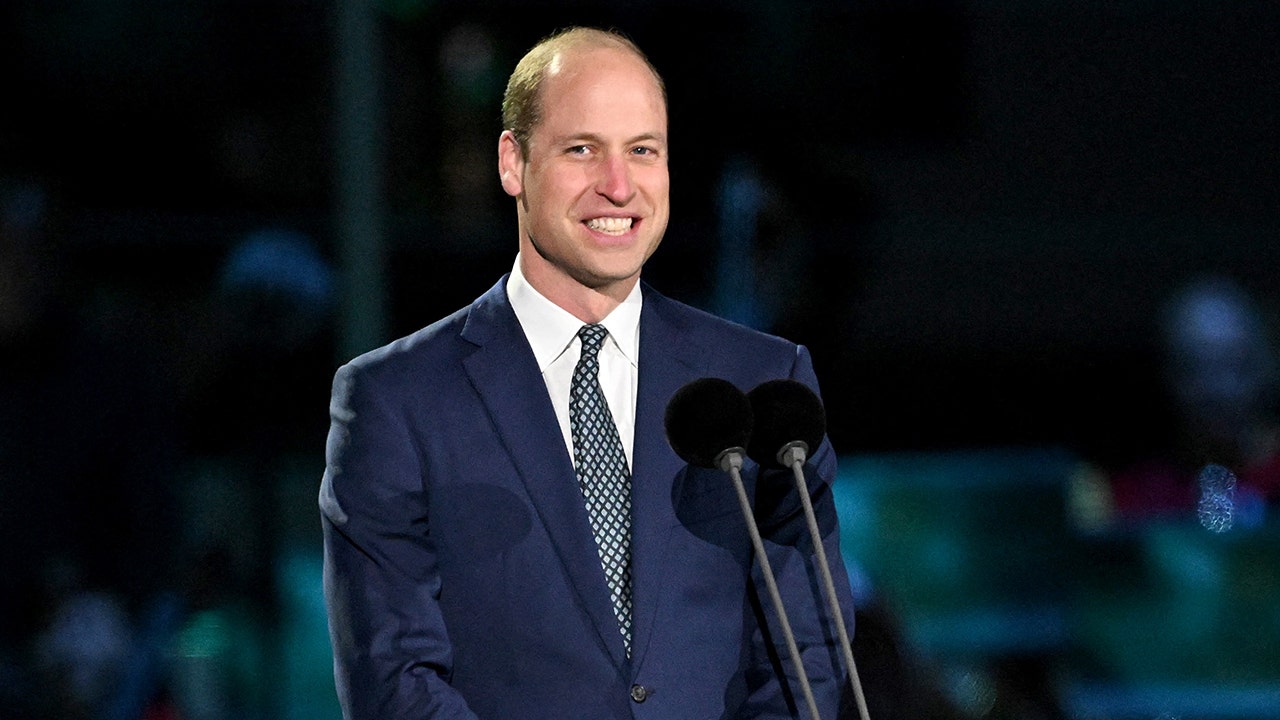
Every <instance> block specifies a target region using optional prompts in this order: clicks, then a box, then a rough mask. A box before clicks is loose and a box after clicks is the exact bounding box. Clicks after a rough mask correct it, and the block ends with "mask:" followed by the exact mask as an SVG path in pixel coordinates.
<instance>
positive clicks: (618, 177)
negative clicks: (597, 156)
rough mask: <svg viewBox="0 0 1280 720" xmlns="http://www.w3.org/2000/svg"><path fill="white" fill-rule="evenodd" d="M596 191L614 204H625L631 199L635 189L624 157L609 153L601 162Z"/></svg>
mask: <svg viewBox="0 0 1280 720" xmlns="http://www.w3.org/2000/svg"><path fill="white" fill-rule="evenodd" d="M596 192H598V193H600V195H602V196H604V197H605V198H606V199H608V200H609V202H611V203H613V204H614V205H619V206H621V205H626V204H627V203H628V202H630V201H631V198H632V196H634V195H635V192H636V189H635V183H633V182H632V180H631V168H630V166H628V164H627V160H626V158H625V157H622V156H619V155H609V156H608V157H606V158H605V159H604V160H603V161H602V162H601V165H600V177H599V178H598V180H597V183H596Z"/></svg>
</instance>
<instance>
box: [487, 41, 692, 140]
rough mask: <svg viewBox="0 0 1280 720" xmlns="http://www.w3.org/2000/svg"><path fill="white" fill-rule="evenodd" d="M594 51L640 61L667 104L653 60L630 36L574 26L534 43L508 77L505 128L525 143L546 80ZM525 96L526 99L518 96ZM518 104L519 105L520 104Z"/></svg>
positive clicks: (534, 122)
mask: <svg viewBox="0 0 1280 720" xmlns="http://www.w3.org/2000/svg"><path fill="white" fill-rule="evenodd" d="M595 50H620V51H622V52H624V53H626V54H628V55H631V56H632V57H634V58H635V59H637V60H639V61H640V63H641V64H642V65H644V67H645V68H646V69H648V71H649V74H650V75H651V76H652V77H653V81H654V84H655V85H656V86H657V88H658V93H659V95H661V97H662V104H663V106H664V107H665V106H666V104H667V87H666V83H665V82H664V81H663V79H662V75H661V74H659V73H658V70H657V68H655V67H654V66H653V62H652V61H650V60H649V57H648V56H647V55H645V53H644V51H643V50H641V49H640V47H639V46H638V45H636V44H635V42H634V41H632V40H631V39H630V38H628V37H627V36H626V35H624V34H623V33H621V32H619V31H617V30H603V29H600V28H594V27H585V26H574V27H569V28H564V29H561V30H558V31H556V32H554V33H552V34H550V35H548V36H546V37H545V38H543V39H542V40H540V41H539V42H538V43H537V44H536V45H534V46H533V47H532V48H530V50H529V51H528V52H527V53H525V54H524V56H523V57H522V58H520V61H519V62H518V63H517V64H516V67H515V70H513V71H512V73H511V77H510V78H508V80H507V88H506V92H505V93H504V94H503V101H502V115H503V117H502V121H503V127H504V129H505V130H510V131H512V132H513V133H514V134H515V135H516V138H517V140H519V141H520V142H521V149H522V150H524V149H525V148H524V142H525V141H526V140H527V135H528V133H529V132H530V131H531V130H532V129H533V128H534V127H535V126H536V125H537V124H538V123H539V122H541V119H542V108H541V102H542V92H543V83H544V82H545V81H546V80H547V78H548V77H550V76H551V75H552V74H554V73H557V72H558V71H559V70H560V69H561V68H562V66H563V63H564V62H565V60H566V59H567V58H568V57H569V56H571V55H576V54H580V53H588V52H591V51H595ZM521 95H523V96H524V97H523V99H518V98H519V96H521ZM517 105H518V106H517Z"/></svg>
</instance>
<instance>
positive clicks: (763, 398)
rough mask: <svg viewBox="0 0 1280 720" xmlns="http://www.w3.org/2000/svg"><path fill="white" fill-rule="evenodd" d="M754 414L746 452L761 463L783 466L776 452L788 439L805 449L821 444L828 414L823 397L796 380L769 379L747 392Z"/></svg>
mask: <svg viewBox="0 0 1280 720" xmlns="http://www.w3.org/2000/svg"><path fill="white" fill-rule="evenodd" d="M747 400H748V402H750V404H751V413H752V416H753V418H754V429H753V431H752V434H751V442H750V443H748V444H747V456H748V457H750V458H751V459H752V460H755V461H756V462H758V463H760V465H761V466H762V467H773V468H778V467H782V463H781V462H780V461H779V460H778V453H779V451H781V450H782V448H783V447H784V446H785V445H787V444H788V443H793V442H797V441H799V442H803V443H804V444H805V445H807V446H808V452H813V451H814V450H816V449H817V448H818V446H819V445H821V444H822V437H823V435H825V434H826V432H827V415H826V412H825V411H824V410H823V409H822V400H820V399H819V398H818V394H817V393H815V392H814V391H813V390H810V389H809V386H808V385H805V384H804V383H802V382H799V381H797V380H789V379H781V380H769V381H767V382H763V383H761V384H759V385H757V386H756V387H755V389H753V390H752V391H751V392H749V393H747Z"/></svg>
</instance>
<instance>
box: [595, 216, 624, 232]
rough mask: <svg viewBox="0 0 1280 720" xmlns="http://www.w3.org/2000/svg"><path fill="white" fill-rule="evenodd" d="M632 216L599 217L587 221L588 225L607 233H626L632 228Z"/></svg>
mask: <svg viewBox="0 0 1280 720" xmlns="http://www.w3.org/2000/svg"><path fill="white" fill-rule="evenodd" d="M631 221H632V218H629V217H598V218H591V219H590V220H587V221H586V226H587V227H588V228H590V229H592V230H595V231H596V232H599V233H604V234H605V235H625V234H626V233H627V232H629V231H630V230H631Z"/></svg>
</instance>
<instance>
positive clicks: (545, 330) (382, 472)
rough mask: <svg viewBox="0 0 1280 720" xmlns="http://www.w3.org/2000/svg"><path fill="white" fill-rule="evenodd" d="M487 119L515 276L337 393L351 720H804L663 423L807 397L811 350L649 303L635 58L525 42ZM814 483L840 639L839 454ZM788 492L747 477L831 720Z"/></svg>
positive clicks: (331, 569)
mask: <svg viewBox="0 0 1280 720" xmlns="http://www.w3.org/2000/svg"><path fill="white" fill-rule="evenodd" d="M503 122H504V124H505V126H506V129H505V130H504V131H503V132H502V134H501V136H500V138H499V140H498V173H499V179H500V182H501V183H502V187H503V188H504V189H505V190H506V192H507V193H508V194H510V195H511V196H512V197H513V198H514V199H515V206H516V213H517V217H518V220H519V250H518V252H517V254H516V260H515V263H514V265H513V267H512V270H511V272H510V273H509V274H508V275H507V276H505V277H503V278H502V279H500V280H499V281H498V283H497V284H496V285H494V286H493V287H492V288H491V289H490V290H489V291H488V292H486V293H485V294H484V295H482V296H480V297H479V298H478V299H477V300H476V301H475V302H474V303H472V304H471V305H469V306H468V307H466V308H463V309H462V310H459V311H458V312H456V313H454V314H453V315H451V316H449V317H447V318H444V319H442V320H440V321H438V322H436V323H434V324H432V325H429V326H427V327H425V328H423V329H422V330H419V331H418V332H416V333H414V334H412V335H410V336H408V337H405V338H402V339H400V340H397V341H395V342H393V343H391V344H389V345H387V346H385V347H382V348H380V349H378V350H375V351H372V352H370V353H367V354H365V355H362V356H361V357H358V358H356V359H354V360H352V361H351V362H350V363H348V364H346V365H344V366H343V367H342V368H341V369H339V370H338V372H337V374H336V376H335V378H334V386H333V397H332V402H331V405H330V411H331V416H332V425H331V430H330V434H329V441H328V446H327V457H326V470H325V475H324V479H323V481H322V484H321V491H320V508H321V517H322V522H323V527H324V542H325V594H326V601H327V603H328V609H329V620H330V631H331V637H332V641H333V650H334V661H335V662H334V667H335V677H336V679H337V686H338V693H339V697H340V700H341V703H342V706H343V709H344V713H345V715H346V717H347V718H348V719H349V720H357V719H359V720H373V719H375V718H376V719H378V720H391V719H395V718H406V719H407V718H414V719H415V720H420V719H424V718H492V719H494V720H510V719H512V718H521V719H522V720H528V719H536V718H548V719H552V718H554V719H555V720H565V719H569V718H581V719H583V720H609V719H611V718H618V719H623V718H654V719H655V720H658V719H661V720H672V719H677V718H690V719H694V718H697V719H704V718H793V717H807V713H808V710H807V706H806V704H805V701H804V700H803V699H802V695H801V690H800V685H799V682H798V679H797V678H795V677H792V676H790V674H789V673H790V670H791V668H792V667H793V663H792V660H791V658H789V657H786V650H785V647H784V646H783V644H782V643H781V642H780V641H779V640H778V638H779V637H780V635H779V634H778V633H779V618H777V617H776V616H775V615H774V614H773V612H772V610H771V608H770V607H769V604H768V603H767V602H762V600H761V598H762V597H764V593H763V592H762V590H761V582H760V577H759V575H758V570H753V568H754V567H755V565H754V563H753V554H752V546H751V540H750V536H749V534H748V531H747V528H746V523H745V521H744V519H743V518H742V517H741V515H740V513H739V511H738V505H737V501H736V497H735V495H734V490H733V488H732V485H731V483H730V482H729V481H728V478H727V476H725V475H724V473H722V472H719V471H712V470H706V469H701V468H692V467H689V466H687V465H686V464H685V463H684V462H683V461H682V460H680V459H679V457H677V456H676V454H675V452H674V451H673V450H672V449H671V448H670V446H669V445H668V444H667V442H666V438H665V434H664V427H663V416H664V412H665V409H666V405H667V403H668V401H669V400H670V398H671V397H672V395H673V394H674V393H675V392H676V391H677V390H679V389H680V388H681V387H682V386H684V385H685V384H686V383H688V382H691V381H693V380H695V379H698V378H703V377H717V378H724V379H727V380H729V381H730V382H733V383H734V384H735V385H737V386H738V387H740V388H741V389H743V390H750V389H751V388H753V387H755V386H756V385H758V384H760V383H762V382H764V381H767V380H772V379H777V378H794V379H796V380H799V381H801V382H804V383H806V384H808V385H809V386H810V387H812V388H813V389H814V390H815V391H816V390H817V381H816V378H815V377H814V374H813V369H812V364H811V362H810V359H809V354H808V351H807V350H806V349H805V348H804V347H802V346H798V345H795V344H793V343H791V342H788V341H786V340H782V339H780V338H776V337H772V336H768V335H764V334H762V333H759V332H756V331H754V330H750V329H748V328H745V327H742V326H739V325H734V324H731V323H729V322H726V321H724V320H721V319H719V318H715V317H713V316H711V315H708V314H706V313H703V312H701V311H698V310H695V309H693V308H691V307H688V306H686V305H683V304H681V303H678V302H675V301H673V300H670V299H667V298H665V297H663V296H662V295H660V294H658V293H657V292H655V291H653V290H652V289H651V288H649V287H648V286H646V285H644V284H643V283H641V282H640V274H641V270H642V268H643V267H644V264H645V262H646V261H647V260H648V259H649V257H650V256H651V255H652V254H653V253H654V251H655V250H656V249H657V248H658V245H659V243H660V242H661V241H662V236H663V234H664V232H665V230H666V227H667V220H668V215H669V177H668V172H667V152H668V151H667V107H666V96H665V91H664V88H663V84H662V80H661V78H660V77H659V75H658V73H657V72H656V71H655V70H654V68H653V66H652V65H651V64H650V63H649V61H648V60H647V59H646V58H645V56H644V54H643V53H641V51H640V50H639V49H638V48H636V46H635V45H634V44H632V43H631V42H630V41H629V40H627V39H626V38H624V37H622V36H620V35H618V34H616V33H611V32H604V31H600V30H595V29H590V28H573V29H570V30H567V31H563V32H560V33H557V34H556V35H553V36H551V37H549V38H547V39H546V40H544V41H543V42H541V43H539V44H538V45H537V46H536V47H534V48H533V49H532V50H530V51H529V53H528V54H527V55H526V56H525V57H524V58H523V59H522V60H521V61H520V63H519V64H518V65H517V67H516V69H515V71H514V72H513V73H512V76H511V78H510V81H509V83H508V86H507V91H506V96H505V98H504V102H503ZM805 470H806V473H807V474H808V475H809V488H810V491H811V500H812V502H813V505H814V507H815V510H816V512H817V514H818V517H819V520H820V524H821V526H822V528H823V532H824V538H825V539H824V543H823V544H824V547H825V551H826V555H827V556H828V558H829V559H830V560H831V565H832V567H831V570H832V572H833V574H835V577H836V584H837V587H839V588H840V589H841V592H842V593H843V596H842V600H843V604H844V615H845V622H846V624H849V625H850V626H851V622H852V615H853V613H852V600H851V598H850V597H849V593H848V580H847V577H846V576H845V575H844V564H843V562H841V560H840V554H839V547H838V539H839V538H838V528H837V524H836V518H835V511H834V508H833V505H832V500H831V492H830V481H831V479H832V478H833V477H834V475H835V455H834V452H833V451H832V449H831V447H830V444H829V443H828V442H826V441H825V440H824V441H823V443H822V445H821V447H819V448H818V449H817V450H816V451H815V452H814V453H813V454H812V458H811V460H810V462H809V464H808V465H807V466H806V468H805ZM782 475H783V477H774V476H773V475H772V474H771V473H769V472H766V471H764V470H761V469H760V468H758V467H756V466H755V465H754V464H753V463H748V467H746V468H745V469H744V480H745V482H746V484H747V487H748V490H749V493H750V494H751V495H752V496H753V497H754V498H755V500H756V501H757V515H758V516H759V519H760V523H761V527H762V530H763V531H764V532H765V535H766V537H767V538H768V539H769V542H768V544H767V547H768V552H769V553H770V556H771V562H772V565H773V567H774V568H775V571H776V572H777V575H778V578H777V579H778V585H779V587H780V589H781V592H782V595H783V597H784V600H785V601H786V603H787V607H788V616H789V619H790V624H791V627H792V629H793V631H794V633H795V635H796V638H797V647H798V649H799V652H800V653H801V659H802V661H803V663H804V666H805V667H806V669H807V675H808V680H809V682H810V684H811V686H812V688H813V693H814V696H815V699H816V701H817V705H818V707H819V708H820V709H821V711H822V716H823V717H825V718H832V717H835V716H836V712H837V706H838V705H839V703H840V702H841V693H842V688H844V687H845V684H844V683H845V681H844V674H843V671H842V669H841V668H840V666H839V657H840V654H841V653H840V649H839V648H837V647H835V646H834V645H833V643H834V642H835V641H834V640H833V638H834V637H835V636H836V633H835V631H834V624H833V622H832V620H831V618H829V617H826V616H825V615H824V609H825V607H826V606H825V600H824V598H823V597H822V596H821V594H819V593H818V592H817V591H816V588H818V587H819V583H818V581H817V578H818V575H817V573H818V572H820V571H819V570H818V569H817V568H816V566H815V564H814V562H815V560H814V549H813V548H812V547H811V546H810V545H809V544H808V541H807V534H806V533H805V531H804V519H803V514H802V513H803V511H802V508H803V506H802V503H801V501H800V498H799V497H798V496H797V495H796V493H795V491H794V489H791V490H790V491H789V492H788V491H787V488H788V487H789V485H788V483H789V479H788V478H789V477H790V474H789V473H782ZM797 538H806V539H805V540H798V539H797Z"/></svg>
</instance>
